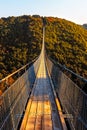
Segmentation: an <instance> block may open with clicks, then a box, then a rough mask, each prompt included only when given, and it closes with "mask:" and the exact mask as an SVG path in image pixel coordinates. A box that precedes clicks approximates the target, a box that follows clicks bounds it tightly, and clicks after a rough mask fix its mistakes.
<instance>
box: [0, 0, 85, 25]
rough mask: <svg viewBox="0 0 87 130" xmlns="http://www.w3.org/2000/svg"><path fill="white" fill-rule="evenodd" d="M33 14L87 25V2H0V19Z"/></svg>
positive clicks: (8, 0) (59, 0)
mask: <svg viewBox="0 0 87 130" xmlns="http://www.w3.org/2000/svg"><path fill="white" fill-rule="evenodd" d="M33 14H38V15H41V16H54V17H59V18H65V19H67V20H70V21H73V22H75V23H77V24H83V23H87V0H0V17H8V16H20V15H33Z"/></svg>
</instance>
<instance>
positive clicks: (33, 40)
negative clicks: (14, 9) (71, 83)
mask: <svg viewBox="0 0 87 130" xmlns="http://www.w3.org/2000/svg"><path fill="white" fill-rule="evenodd" d="M43 21H44V25H45V26H46V35H45V44H46V49H47V53H48V55H49V56H50V57H51V58H53V59H54V60H56V61H58V62H60V63H61V64H64V65H66V66H67V67H68V68H69V69H71V70H73V71H74V72H76V73H78V74H80V75H82V76H84V77H86V78H87V30H86V29H84V28H83V27H82V26H80V25H77V24H75V23H72V22H70V21H67V20H64V19H60V18H53V17H45V18H44V19H43V18H42V17H40V16H39V15H33V16H26V15H24V16H20V17H8V18H1V19H0V79H1V78H3V77H5V76H6V75H8V74H9V73H12V72H13V71H15V70H16V69H18V68H20V67H21V66H23V65H24V64H26V63H28V62H30V61H32V60H33V59H34V58H35V57H37V56H38V55H39V54H40V50H41V45H42V26H43Z"/></svg>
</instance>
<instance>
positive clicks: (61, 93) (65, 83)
mask: <svg viewBox="0 0 87 130" xmlns="http://www.w3.org/2000/svg"><path fill="white" fill-rule="evenodd" d="M46 62H47V65H48V68H49V72H50V75H51V78H52V80H53V83H54V86H55V90H56V93H57V95H58V98H59V100H60V103H61V106H62V108H63V113H64V115H65V119H66V120H67V121H68V123H69V125H70V127H71V129H72V130H87V94H86V93H85V92H83V91H82V89H81V88H79V87H78V86H77V85H76V84H75V83H74V82H73V81H72V80H71V79H69V78H68V77H67V76H66V75H65V74H64V73H63V72H62V71H60V69H59V68H58V67H57V66H56V65H54V64H53V63H52V62H51V61H50V60H49V59H48V58H46Z"/></svg>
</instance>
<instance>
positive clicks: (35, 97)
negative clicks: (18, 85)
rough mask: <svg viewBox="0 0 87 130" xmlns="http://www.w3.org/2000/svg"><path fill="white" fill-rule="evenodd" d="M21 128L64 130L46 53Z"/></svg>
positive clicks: (30, 129) (24, 129)
mask: <svg viewBox="0 0 87 130" xmlns="http://www.w3.org/2000/svg"><path fill="white" fill-rule="evenodd" d="M41 59H42V60H41V63H40V67H39V70H38V73H37V78H36V81H35V84H34V88H33V90H32V93H31V97H30V99H29V102H28V105H27V109H26V112H25V116H24V118H23V122H22V125H21V128H20V130H62V127H61V123H60V119H59V116H58V111H57V107H56V103H55V99H54V95H53V91H52V88H51V83H50V80H49V76H48V73H47V70H46V66H45V61H44V55H42V57H41Z"/></svg>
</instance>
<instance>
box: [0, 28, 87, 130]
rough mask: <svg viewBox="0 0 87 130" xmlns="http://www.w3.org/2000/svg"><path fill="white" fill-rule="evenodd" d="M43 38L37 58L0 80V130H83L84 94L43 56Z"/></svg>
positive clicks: (85, 114) (86, 103)
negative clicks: (4, 88)
mask: <svg viewBox="0 0 87 130" xmlns="http://www.w3.org/2000/svg"><path fill="white" fill-rule="evenodd" d="M44 36H45V27H43V44H42V50H41V53H40V55H39V57H38V58H37V59H35V60H34V61H33V62H32V63H30V64H27V65H25V66H23V67H22V68H21V69H19V70H17V71H16V72H14V73H13V74H11V75H9V76H7V77H6V78H4V79H3V80H1V81H0V84H4V85H5V86H6V87H7V90H6V91H5V92H4V93H3V94H2V95H1V96H0V130H87V94H85V93H84V92H83V91H82V90H81V89H80V88H79V87H78V86H77V85H76V84H75V83H74V82H73V81H72V80H70V79H69V78H68V77H67V76H66V75H65V74H64V73H63V72H62V71H61V70H60V69H59V67H58V66H56V65H55V64H53V62H52V61H51V60H50V59H49V58H48V57H47V54H46V51H45V45H44ZM10 78H13V79H15V81H14V82H13V83H12V84H11V85H10V87H9V84H10V83H9V79H10Z"/></svg>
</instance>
